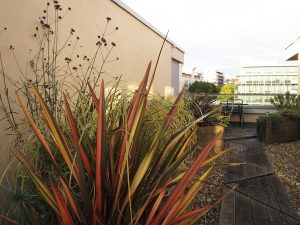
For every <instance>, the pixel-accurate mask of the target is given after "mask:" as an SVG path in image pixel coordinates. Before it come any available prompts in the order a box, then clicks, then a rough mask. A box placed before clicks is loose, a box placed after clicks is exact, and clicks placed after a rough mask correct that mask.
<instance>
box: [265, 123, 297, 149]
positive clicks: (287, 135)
mask: <svg viewBox="0 0 300 225" xmlns="http://www.w3.org/2000/svg"><path fill="white" fill-rule="evenodd" d="M299 138H300V128H299V122H298V121H295V120H292V119H288V118H284V119H283V121H281V122H280V124H279V126H278V127H275V128H274V127H272V122H271V121H268V122H267V125H266V133H265V136H264V140H263V142H264V143H266V144H273V143H283V142H289V141H296V140H299Z"/></svg>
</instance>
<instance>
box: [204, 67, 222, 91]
mask: <svg viewBox="0 0 300 225" xmlns="http://www.w3.org/2000/svg"><path fill="white" fill-rule="evenodd" d="M204 81H206V82H210V83H213V84H215V85H216V86H218V87H221V86H223V85H224V74H223V73H222V72H220V71H218V70H214V69H209V70H206V71H205V72H204Z"/></svg>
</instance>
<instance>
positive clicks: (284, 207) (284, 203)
mask: <svg viewBox="0 0 300 225" xmlns="http://www.w3.org/2000/svg"><path fill="white" fill-rule="evenodd" d="M269 181H270V183H271V185H272V188H273V191H274V193H275V195H276V198H277V202H278V204H279V207H280V210H281V211H282V212H285V213H287V214H289V215H291V216H293V217H295V218H297V219H299V220H300V217H299V216H298V214H297V211H296V210H295V208H294V207H293V205H292V203H291V201H290V198H289V196H288V194H287V191H286V189H285V187H284V186H283V184H282V182H281V181H280V179H279V178H278V176H277V175H275V174H274V175H272V176H270V177H269ZM299 223H300V221H299Z"/></svg>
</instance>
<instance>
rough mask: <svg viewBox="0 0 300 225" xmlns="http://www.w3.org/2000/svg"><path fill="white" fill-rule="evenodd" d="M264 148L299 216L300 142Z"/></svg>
mask: <svg viewBox="0 0 300 225" xmlns="http://www.w3.org/2000/svg"><path fill="white" fill-rule="evenodd" d="M265 147H266V153H267V155H268V157H269V159H270V160H271V162H272V164H273V167H274V170H275V171H276V173H277V175H278V176H279V177H280V179H281V181H282V182H283V183H284V185H285V187H286V189H287V192H288V194H289V196H290V199H291V202H292V204H293V205H294V207H295V209H296V210H297V212H298V214H299V215H300V141H295V142H289V143H282V144H272V145H266V146H265Z"/></svg>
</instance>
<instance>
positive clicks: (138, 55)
mask: <svg viewBox="0 0 300 225" xmlns="http://www.w3.org/2000/svg"><path fill="white" fill-rule="evenodd" d="M49 2H50V3H51V4H52V1H49ZM59 2H60V4H61V5H62V7H63V8H64V9H66V8H67V7H71V8H72V11H71V12H70V13H68V15H67V16H66V17H65V18H64V19H63V20H62V22H61V25H60V31H62V32H61V34H60V35H61V37H63V36H65V35H68V31H69V29H70V28H71V27H72V28H74V29H75V30H76V32H75V35H79V36H80V41H81V43H83V48H82V51H83V53H85V54H87V55H88V56H90V57H91V55H92V54H93V53H94V51H95V43H96V42H97V36H98V35H99V34H101V33H100V30H103V29H104V26H105V23H106V17H107V16H109V17H111V18H112V21H111V24H112V27H111V28H114V27H115V26H118V27H119V30H118V32H115V33H114V34H112V35H111V38H110V39H111V40H113V41H114V42H115V43H116V44H117V48H116V49H115V50H114V52H113V56H115V57H119V59H120V60H119V61H118V62H115V63H110V64H107V65H106V68H105V70H106V71H108V72H109V73H110V74H111V75H113V76H119V75H121V74H122V75H123V80H124V81H127V82H128V83H136V82H138V81H140V80H141V78H142V76H143V74H144V72H145V69H146V66H147V64H148V62H149V61H150V60H152V62H153V64H154V63H155V60H156V57H157V55H158V52H159V50H160V47H161V44H162V41H163V38H162V37H161V36H160V35H158V34H157V33H155V32H154V31H153V30H151V29H150V28H149V27H147V26H145V25H144V24H143V23H141V22H140V21H139V20H138V19H136V18H135V17H134V16H132V15H131V14H129V13H128V12H127V11H126V10H124V9H123V8H121V7H120V6H119V5H117V4H116V3H114V2H113V1H110V0H73V1H66V0H61V1H59ZM45 5H46V1H41V0H30V1H25V0H10V1H5V2H4V6H3V4H2V6H1V7H0V29H1V28H2V27H7V28H8V30H7V31H6V32H3V33H2V34H1V35H0V50H1V53H2V56H3V58H4V61H5V62H4V64H5V67H6V68H7V70H8V71H7V72H10V74H13V76H19V73H18V70H17V69H16V64H15V62H13V59H12V55H11V54H10V52H9V46H10V45H13V46H14V47H15V52H16V56H17V58H18V59H19V60H20V65H21V67H22V68H23V69H25V67H26V60H27V58H28V52H29V48H31V49H33V51H32V55H33V54H34V52H35V51H36V48H37V43H36V42H35V39H34V38H33V33H34V32H35V27H36V26H37V22H38V21H39V20H38V17H39V16H41V15H43V13H42V11H43V9H45ZM61 40H63V38H61ZM183 57H184V55H183V52H182V51H181V50H179V49H177V48H176V47H175V46H173V45H172V44H171V43H170V42H167V43H166V45H165V47H164V50H163V52H162V56H161V60H160V62H159V67H158V69H157V78H156V80H155V81H154V91H155V92H158V93H159V94H161V95H172V94H173V88H172V86H171V62H172V61H171V59H172V58H174V59H176V60H177V61H179V62H183ZM25 59H26V60H25ZM104 78H105V79H109V77H105V76H104Z"/></svg>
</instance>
